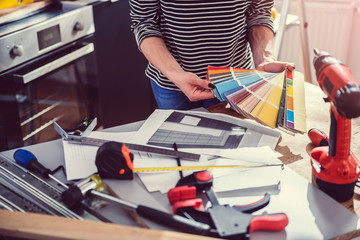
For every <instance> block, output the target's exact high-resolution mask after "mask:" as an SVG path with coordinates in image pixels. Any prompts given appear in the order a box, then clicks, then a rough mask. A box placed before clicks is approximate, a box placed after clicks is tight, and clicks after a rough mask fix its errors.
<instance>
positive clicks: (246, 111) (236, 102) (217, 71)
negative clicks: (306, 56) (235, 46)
mask: <svg viewBox="0 0 360 240" xmlns="http://www.w3.org/2000/svg"><path fill="white" fill-rule="evenodd" d="M207 79H208V80H209V81H210V82H212V83H213V84H214V85H215V88H214V90H213V92H214V94H215V96H216V97H217V98H218V99H219V100H220V101H227V102H228V103H229V104H230V106H231V107H232V108H233V109H234V110H235V111H237V112H238V113H239V114H241V115H243V116H244V117H247V118H250V119H254V120H256V121H258V122H260V123H262V124H264V125H267V126H269V127H272V128H276V127H278V128H282V129H286V130H290V131H292V132H302V133H304V132H306V112H305V91H304V78H303V75H302V74H301V73H299V72H289V71H284V72H281V73H268V72H261V71H256V70H249V69H241V68H232V67H208V73H207Z"/></svg>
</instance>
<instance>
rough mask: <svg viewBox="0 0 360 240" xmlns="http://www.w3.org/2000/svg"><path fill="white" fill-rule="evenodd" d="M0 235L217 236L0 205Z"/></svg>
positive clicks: (142, 239)
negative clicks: (23, 211) (3, 207)
mask: <svg viewBox="0 0 360 240" xmlns="http://www.w3.org/2000/svg"><path fill="white" fill-rule="evenodd" d="M0 236H10V237H18V238H26V239H39V240H41V239H46V240H48V239H69V240H71V239H89V240H91V239H94V240H99V239H117V240H118V239H122V240H127V239H129V240H133V239H137V240H151V239H156V240H159V239H172V240H177V239H179V240H193V239H195V238H196V239H204V240H206V239H214V238H209V237H204V236H198V235H196V236H195V235H191V234H186V233H180V232H172V231H160V230H152V229H144V228H139V227H129V226H123V225H118V224H112V223H103V222H95V221H89V220H76V219H69V218H64V217H58V216H50V215H41V214H36V213H21V212H12V211H8V210H4V209H0Z"/></svg>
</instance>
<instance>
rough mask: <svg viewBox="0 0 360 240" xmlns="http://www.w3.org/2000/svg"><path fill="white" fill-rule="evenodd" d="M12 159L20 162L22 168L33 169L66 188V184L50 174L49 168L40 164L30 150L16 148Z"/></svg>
mask: <svg viewBox="0 0 360 240" xmlns="http://www.w3.org/2000/svg"><path fill="white" fill-rule="evenodd" d="M14 159H15V161H16V162H17V163H18V164H20V165H21V166H23V167H24V168H26V169H29V170H30V171H35V172H37V173H39V174H40V175H41V176H42V177H44V178H51V179H52V180H54V181H55V182H56V183H58V184H59V185H61V186H62V187H64V188H66V189H67V188H68V186H67V185H66V184H64V183H63V182H61V181H60V180H59V179H57V178H56V177H54V176H53V175H52V174H51V170H50V169H48V168H46V167H45V166H44V165H42V164H41V163H40V162H39V161H38V159H37V158H36V157H35V155H34V154H33V153H31V152H30V151H28V150H25V149H18V150H16V151H15V152H14Z"/></svg>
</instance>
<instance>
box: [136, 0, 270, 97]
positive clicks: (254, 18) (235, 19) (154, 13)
mask: <svg viewBox="0 0 360 240" xmlns="http://www.w3.org/2000/svg"><path fill="white" fill-rule="evenodd" d="M129 3H130V17H131V20H132V26H131V30H132V31H133V33H134V35H135V39H136V42H137V44H138V46H140V44H141V42H142V40H144V38H147V37H161V38H163V39H164V42H165V44H166V46H167V48H168V49H169V51H170V53H171V54H172V55H173V56H174V58H175V59H176V61H177V62H178V63H179V64H180V66H181V67H182V68H183V69H184V70H185V71H188V72H193V73H195V74H196V75H198V76H199V77H200V78H202V79H206V72H207V67H208V66H217V67H226V66H227V67H230V66H231V67H239V68H253V61H252V54H251V50H250V46H249V44H248V39H247V31H248V30H249V29H250V28H251V27H253V26H255V25H263V26H267V27H269V28H270V29H271V30H273V21H272V17H271V8H272V7H273V4H274V1H273V0H223V1H220V0H130V1H129ZM145 74H146V76H148V77H149V78H151V79H153V80H155V82H156V83H157V84H158V85H159V86H161V87H163V88H167V89H177V90H178V88H177V87H176V86H175V85H174V84H173V83H172V82H171V81H170V80H168V79H167V78H166V77H165V76H164V75H163V74H162V73H161V72H160V71H159V70H158V69H156V68H155V67H154V66H153V65H151V64H150V63H149V64H148V66H147V68H146V70H145Z"/></svg>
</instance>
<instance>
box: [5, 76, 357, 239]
mask: <svg viewBox="0 0 360 240" xmlns="http://www.w3.org/2000/svg"><path fill="white" fill-rule="evenodd" d="M305 91H306V111H307V128H308V129H310V128H319V129H321V130H323V131H324V132H328V131H329V128H330V114H329V112H330V111H329V107H330V106H329V104H328V103H324V101H323V99H322V98H323V97H324V96H325V95H324V94H323V92H322V91H321V89H320V88H319V87H318V86H316V85H312V84H308V83H305ZM208 110H209V111H210V112H218V113H225V114H229V115H232V116H236V117H241V116H240V115H239V114H237V113H236V112H235V111H233V110H232V109H230V108H229V107H227V106H226V103H222V104H219V105H216V106H213V107H211V108H209V109H208ZM352 128H353V132H352V146H351V148H352V151H353V152H354V154H355V156H359V150H360V149H359V144H360V141H359V138H360V119H353V121H352ZM47 144H50V143H46V145H47ZM313 148H314V146H313V145H312V144H311V142H310V140H309V139H308V137H307V134H296V135H294V136H293V135H289V134H287V133H283V134H282V137H281V138H280V140H279V143H278V145H277V147H276V150H277V151H278V152H279V153H281V154H283V156H282V157H281V158H280V159H281V160H282V161H283V162H284V163H285V164H286V165H287V166H288V167H290V168H291V169H292V170H294V171H295V172H297V173H298V174H299V175H301V176H303V177H304V178H305V179H307V180H308V181H309V182H311V175H312V174H311V166H310V152H311V150H312V149H313ZM37 150H39V151H40V149H34V151H35V152H36V151H37ZM41 151H42V150H41ZM56 151H58V152H54V154H58V155H61V156H62V153H61V152H60V151H61V150H60V149H57V150H56ZM39 154H40V152H39ZM133 183H134V181H130V184H133ZM358 199H359V198H358V195H354V198H353V199H351V201H349V202H347V203H346V207H348V208H349V209H350V210H352V211H354V212H355V213H356V214H357V215H358V216H360V201H359V200H358ZM144 201H145V200H144ZM146 201H148V200H146ZM13 215H14V218H18V217H20V216H18V214H17V213H15V214H12V213H9V212H8V211H0V216H4V217H5V216H6V218H3V219H9V218H10V217H13ZM15 215H16V216H15ZM25 215H26V214H25ZM21 217H24V216H23V215H21ZM30 217H31V218H33V217H35V216H30ZM45 217H46V216H45ZM0 219H1V218H0ZM28 219H29V218H28V217H27V218H25V217H24V219H23V220H24V222H25V223H27V224H30V222H29V221H28ZM43 221H44V222H45V223H46V222H47V221H49V220H48V219H44V220H43ZM61 221H63V220H61ZM18 222H19V221H7V223H8V224H9V226H8V227H9V229H12V230H13V229H18V226H19V225H18V224H17V223H18ZM11 224H13V225H11ZM64 224H65V223H64ZM66 224H69V225H72V224H73V223H70V222H66ZM0 225H1V224H0ZM48 227H49V229H50V228H51V227H53V228H55V227H57V226H52V225H51V226H48ZM92 227H93V226H87V229H92ZM104 227H105V226H104ZM37 230H38V231H39V233H38V234H39V235H41V234H44V232H46V233H47V231H44V229H43V228H39V229H37ZM53 230H54V231H57V230H59V229H53ZM103 230H104V231H106V232H109V229H107V228H106V229H105V228H104V229H103ZM13 231H14V230H13ZM133 231H134V230H132V229H129V233H131V232H132V233H134V232H133ZM17 232H18V231H16V233H17ZM20 232H22V233H24V234H29V232H32V233H33V232H34V225H31V227H30V226H28V227H25V228H23V229H22V231H20ZM46 233H45V234H46ZM116 233H118V232H114V233H113V234H114V235H115V234H116ZM137 234H141V233H137ZM16 236H19V235H16ZM94 236H95V235H94ZM117 236H118V235H117ZM125 236H126V234H125V235H124V237H125ZM146 236H147V237H149V235H147V234H146ZM155 236H156V238H157V239H158V238H159V237H160V238H162V237H164V238H166V237H169V236H166V235H163V233H162V232H161V233H158V232H156V233H155ZM355 236H360V231H359V230H355V231H353V232H350V233H349V234H346V236H345V235H342V236H339V237H338V238H336V239H349V238H351V237H355ZM68 237H69V236H68ZM172 237H174V238H173V239H176V237H175V236H172ZM177 237H179V238H178V239H186V237H187V236H186V235H185V236H183V235H181V236H177ZM150 238H152V237H150ZM153 239H155V238H153Z"/></svg>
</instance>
